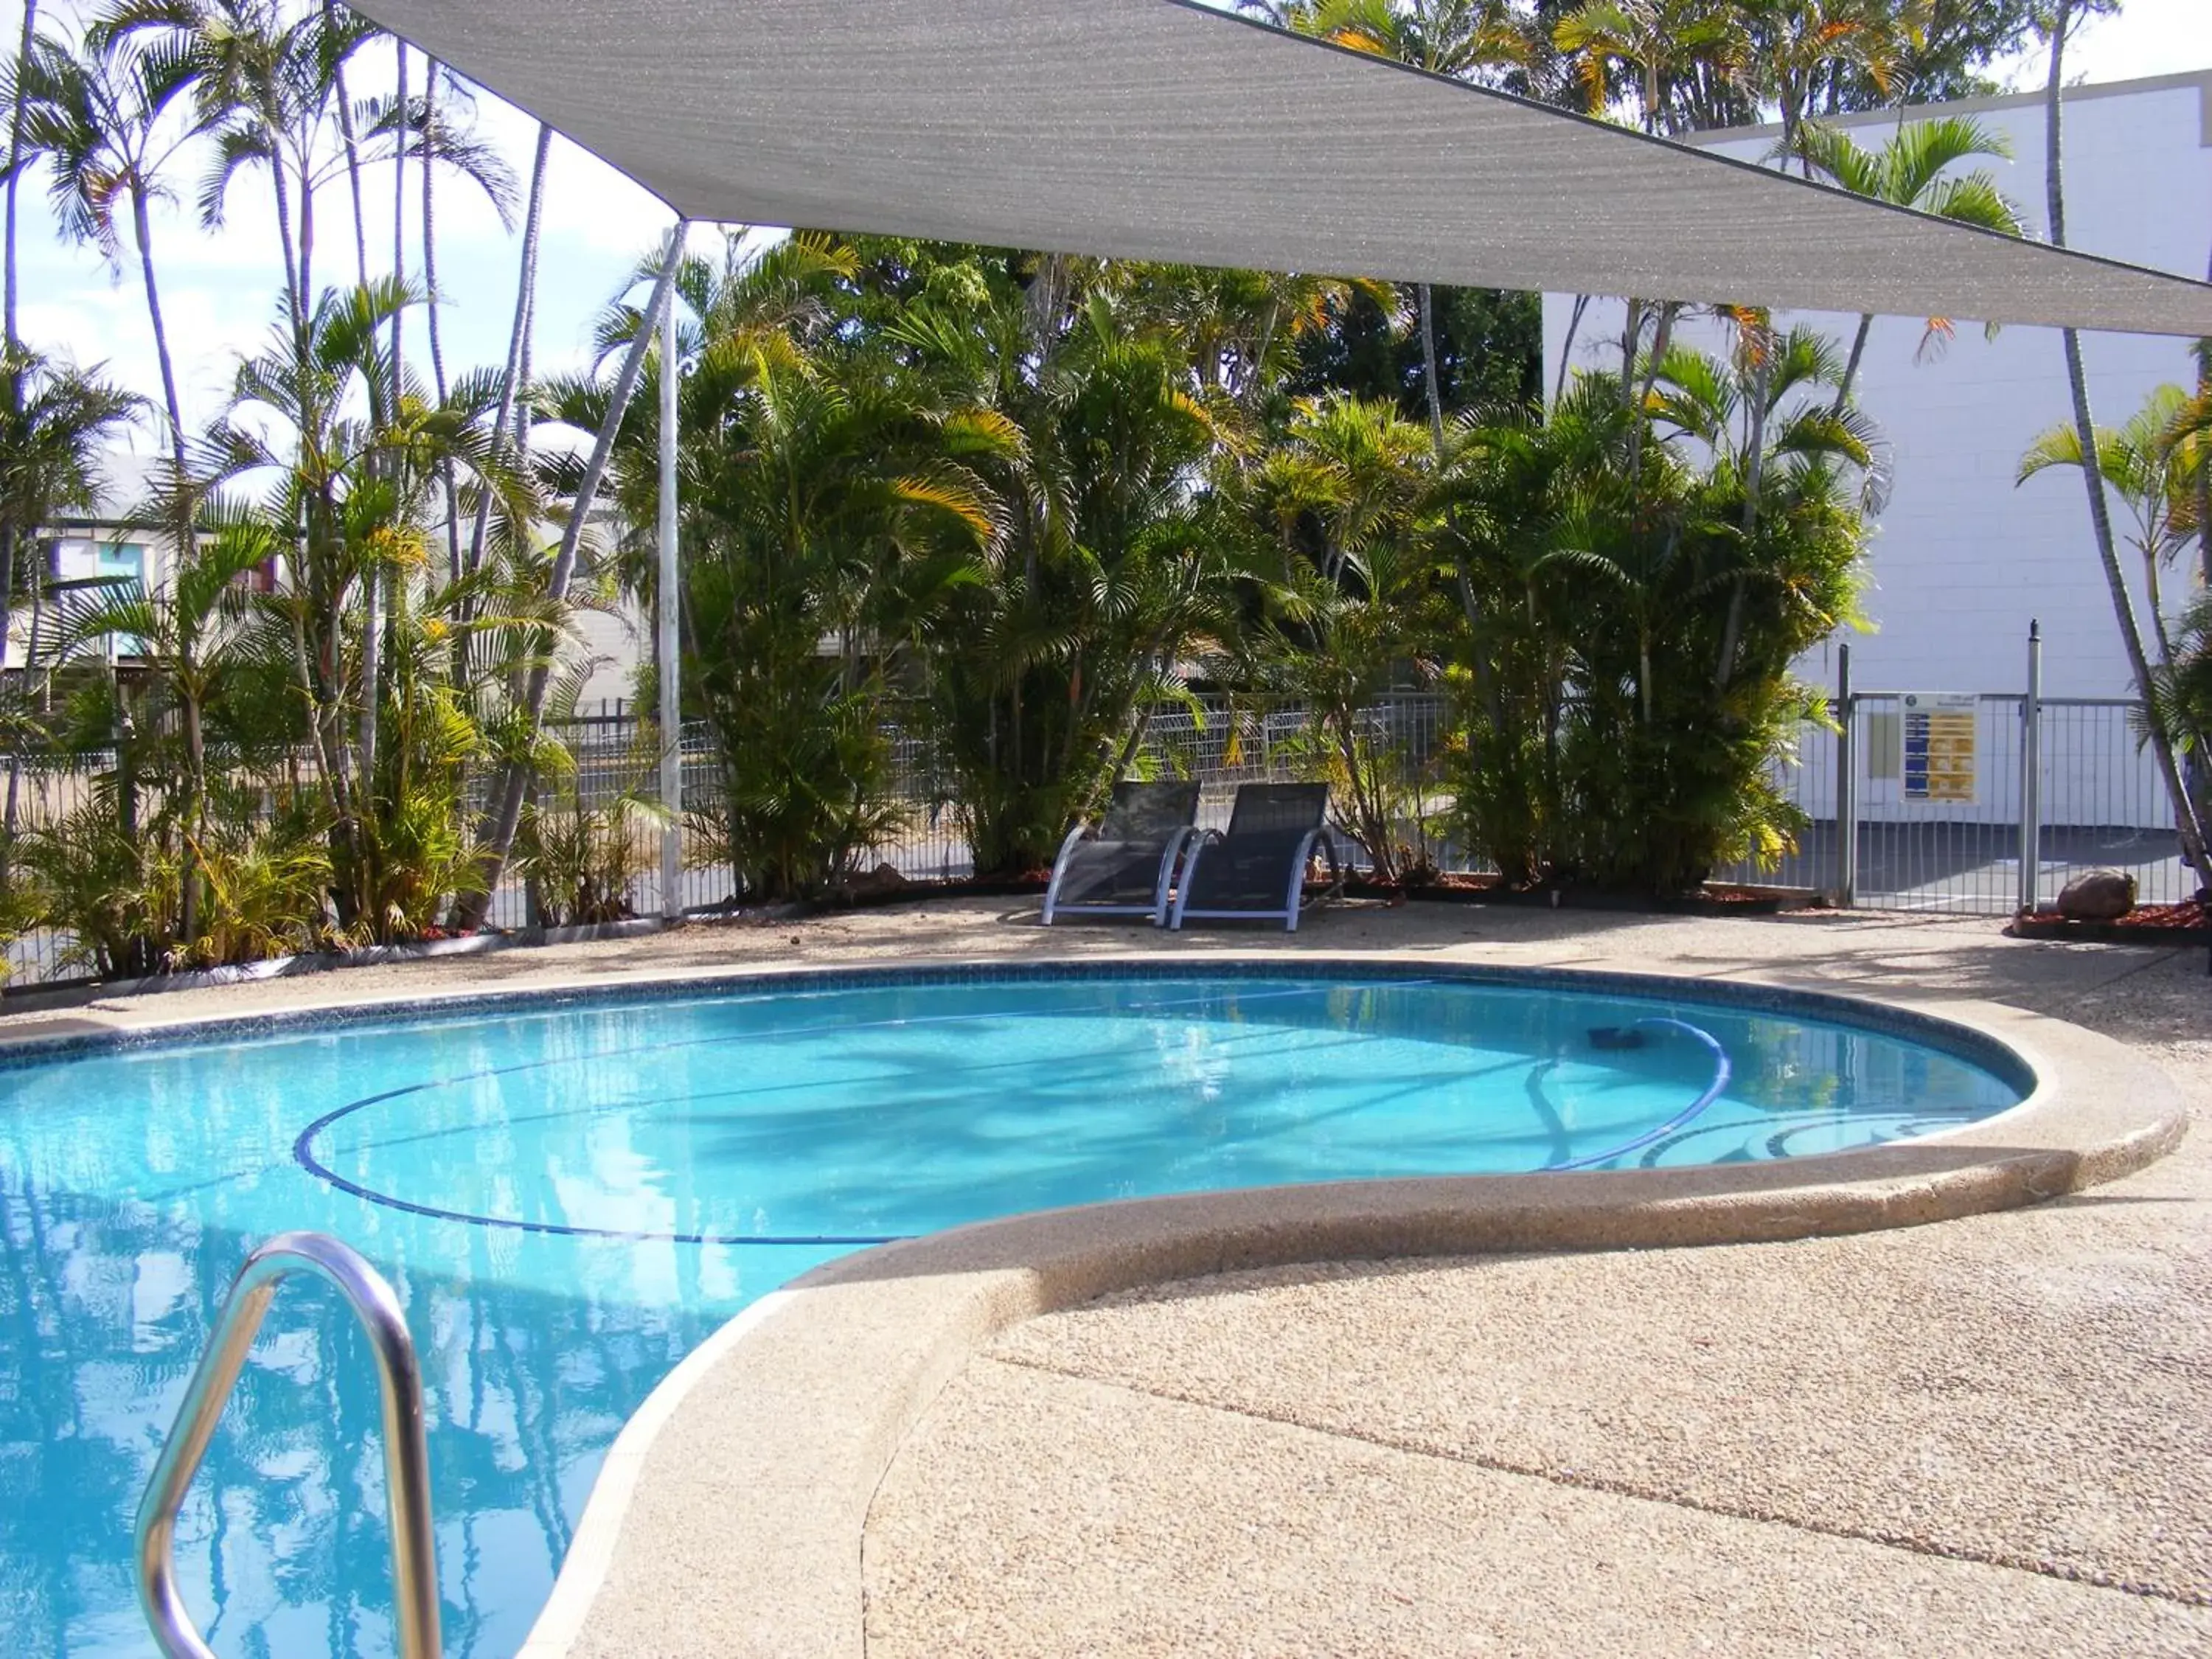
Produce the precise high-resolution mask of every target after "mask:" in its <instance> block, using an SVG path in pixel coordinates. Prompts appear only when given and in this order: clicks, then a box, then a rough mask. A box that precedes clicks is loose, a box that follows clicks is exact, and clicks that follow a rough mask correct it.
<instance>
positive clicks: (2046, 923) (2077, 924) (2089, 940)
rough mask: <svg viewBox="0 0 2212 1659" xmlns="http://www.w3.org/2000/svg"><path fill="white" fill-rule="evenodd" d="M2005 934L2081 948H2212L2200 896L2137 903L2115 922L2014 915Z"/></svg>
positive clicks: (2211, 914) (2208, 916) (2210, 922)
mask: <svg viewBox="0 0 2212 1659" xmlns="http://www.w3.org/2000/svg"><path fill="white" fill-rule="evenodd" d="M2005 931H2006V932H2007V933H2010V934H2011V935H2012V936H2013V937H2014V938H2015V939H2057V940H2060V941H2062V942H2071V943H2075V944H2081V945H2212V911H2208V910H2207V908H2206V906H2205V902H2204V900H2203V898H2202V897H2201V896H2200V897H2197V898H2193V899H2185V900H2183V901H2182V902H2180V903H2179V904H2138V905H2137V906H2136V908H2134V909H2132V910H2130V911H2129V912H2128V913H2127V915H2124V916H2122V917H2120V918H2119V919H2118V921H2069V920H2068V919H2067V918H2066V917H2064V916H2061V915H2044V914H2040V913H2039V914H2038V915H2032V916H2015V917H2014V918H2013V920H2012V922H2011V923H2010V925H2009V926H2008V927H2006V929H2005Z"/></svg>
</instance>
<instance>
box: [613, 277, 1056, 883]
mask: <svg viewBox="0 0 2212 1659" xmlns="http://www.w3.org/2000/svg"><path fill="white" fill-rule="evenodd" d="M809 240H810V241H811V240H813V239H809ZM809 266H811V267H813V268H814V269H815V270H816V271H817V278H816V280H817V281H819V282H822V283H824V284H825V285H826V283H828V282H830V281H834V280H835V279H836V272H837V270H839V268H841V267H842V270H844V271H846V272H849V270H850V269H851V252H850V250H849V249H846V248H844V247H842V246H841V245H835V244H817V246H801V247H800V248H799V249H797V250H795V251H794V250H793V248H792V245H791V244H788V243H787V244H785V245H784V246H781V247H779V248H776V249H773V250H770V251H769V253H768V254H766V255H764V256H763V257H762V258H759V259H747V258H744V256H743V255H742V254H741V253H740V252H739V251H738V249H737V247H736V246H734V244H733V245H732V247H731V249H730V251H729V254H728V256H727V258H726V262H725V264H724V265H723V266H722V268H721V269H720V270H719V271H712V276H711V281H710V282H709V283H708V285H707V286H706V287H704V288H703V289H702V288H701V287H700V286H698V285H697V284H696V281H695V282H693V283H687V284H686V286H688V287H690V288H691V290H692V291H691V294H690V296H689V297H690V301H691V302H692V305H693V306H694V307H696V309H695V311H694V315H695V317H696V318H699V319H703V320H702V321H701V322H698V323H695V325H694V326H693V327H692V328H691V329H690V330H688V331H687V332H688V333H690V335H691V337H692V341H693V343H695V344H696V350H695V351H693V352H690V353H687V354H686V356H687V361H689V362H690V363H691V365H692V372H691V373H690V374H689V375H688V376H687V377H686V378H685V380H684V383H683V385H682V386H681V387H680V389H679V392H678V397H679V398H680V401H681V405H682V408H683V411H684V420H683V422H682V431H683V434H684V439H683V442H684V447H683V452H682V454H681V458H680V461H679V465H680V467H681V471H682V475H683V477H684V494H683V511H684V554H685V562H684V574H683V580H684V595H683V606H682V614H683V616H684V623H685V628H684V647H683V649H684V685H685V688H686V693H687V701H688V702H690V704H691V706H692V707H694V708H696V710H697V712H698V713H699V714H700V715H701V716H702V717H703V719H704V720H705V721H706V724H707V726H708V729H709V731H710V732H711V733H712V734H713V736H714V740H715V743H716V745H717V747H718V748H719V750H720V757H721V763H722V764H721V772H722V793H721V799H720V803H719V806H720V811H719V813H718V814H715V815H714V816H715V817H718V818H719V822H717V823H714V825H713V827H712V838H713V839H714V840H716V841H718V842H721V843H722V844H724V845H725V846H726V849H727V854H728V856H729V859H730V861H731V862H732V865H733V866H735V869H736V871H737V872H738V878H739V880H740V882H741V883H742V884H743V887H744V890H745V891H747V892H748V893H750V894H755V895H759V896H766V897H770V898H779V899H780V898H787V897H792V896H812V895H818V894H820V893H822V892H823V891H824V890H828V889H829V888H830V887H832V886H834V885H835V884H837V883H838V882H839V881H841V880H842V878H845V877H846V876H847V875H848V874H850V873H851V872H852V869H853V866H854V860H857V859H859V858H860V856H861V855H862V854H865V853H866V852H867V851H869V850H871V849H872V848H874V847H875V846H877V845H878V844H879V843H880V842H881V841H882V840H883V839H884V837H885V836H887V835H888V834H889V833H890V830H891V829H893V828H894V827H895V826H896V823H897V822H898V821H899V820H900V819H901V818H902V817H903V816H904V809H903V807H902V805H900V804H899V803H898V802H897V801H896V798H895V796H894V793H893V791H892V787H891V785H892V781H893V779H892V775H891V771H890V767H891V762H892V753H891V749H890V744H889V743H888V741H887V740H886V738H884V726H885V724H886V720H887V718H888V717H889V715H890V711H891V702H892V688H893V686H894V685H895V684H896V683H897V682H898V681H899V680H900V678H902V665H903V662H904V659H907V658H908V656H909V655H910V653H912V651H913V649H914V646H915V641H916V640H917V639H918V638H920V637H921V636H923V635H926V634H927V630H928V629H929V628H930V626H931V624H932V623H933V619H934V617H935V615H936V613H937V611H938V610H939V607H940V606H941V605H942V604H943V602H944V600H945V596H946V595H947V594H948V592H951V591H952V590H953V589H954V588H956V587H957V586H959V585H961V584H963V583H966V582H970V581H973V580H975V574H976V562H977V550H978V548H979V546H980V545H981V544H983V543H985V542H986V541H987V540H988V538H990V537H991V536H992V535H993V534H994V532H995V531H996V529H997V516H996V502H995V501H994V500H993V498H992V496H991V493H990V491H989V489H987V486H986V485H985V483H983V481H982V479H981V477H980V476H979V474H978V471H977V470H976V464H977V462H978V461H979V460H980V459H982V458H983V457H984V456H986V455H1000V456H1003V455H1004V454H1005V453H1006V452H1007V450H1008V448H1009V447H1010V445H1011V442H1012V434H1011V433H1010V432H1009V431H1008V429H1007V428H1006V427H1005V425H1004V424H1003V423H1000V422H996V421H994V420H993V419H992V418H991V417H990V416H989V414H988V412H987V411H983V410H972V409H962V408H943V407H939V405H938V404H937V403H936V402H935V400H933V398H931V397H930V396H929V395H928V394H927V388H926V385H925V383H924V382H923V381H921V380H919V379H918V378H917V377H915V376H911V375H903V374H898V373H896V371H895V370H894V369H893V368H891V366H890V364H888V363H886V362H884V361H882V360H881V359H880V358H875V357H872V356H871V357H868V358H866V359H862V360H858V361H856V360H853V359H848V358H847V357H846V356H844V355H842V354H840V353H838V352H836V351H834V350H829V349H817V350H815V351H812V352H808V351H805V350H804V349H799V342H798V341H797V340H796V339H795V338H794V337H793V334H792V333H791V332H788V331H787V330H789V329H791V328H793V327H794V326H796V327H799V328H804V327H805V321H804V319H803V313H802V315H801V318H800V319H798V320H796V321H795V322H794V321H793V320H787V321H786V322H784V323H782V324H781V325H778V324H773V323H768V322H764V321H763V320H762V315H763V313H775V312H777V311H782V310H784V307H783V305H782V304H781V300H782V297H783V296H782V295H780V294H779V291H778V290H779V289H781V286H782V284H781V281H780V280H779V278H780V276H782V275H789V274H792V273H793V271H794V268H797V269H801V270H803V269H805V268H806V267H809ZM710 270H712V268H711V267H708V266H706V264H705V262H703V261H701V262H695V263H694V264H693V265H692V266H691V268H690V270H689V271H688V272H687V275H688V276H691V277H693V278H695V279H696V277H697V276H701V275H702V274H707V273H708V272H709V271H710ZM789 315H790V313H786V316H787V318H789ZM670 367H671V366H670V365H667V364H665V363H661V362H659V361H657V360H656V361H655V362H653V364H652V365H651V367H650V371H649V373H650V376H651V377H653V378H657V377H658V376H659V374H665V373H668V372H669V370H670ZM591 401H592V400H591V399H588V398H580V399H579V400H578V409H577V413H578V414H580V415H582V416H585V418H586V419H588V412H589V410H590V407H591ZM641 406H642V407H650V406H651V400H650V399H646V400H642V401H641ZM655 459H656V457H655V442H654V433H653V426H652V422H649V421H644V420H637V421H632V422H629V424H628V426H627V427H626V428H625V429H624V433H623V441H622V443H621V446H620V447H619V448H618V450H617V475H618V479H619V493H620V495H622V497H623V499H624V500H625V501H628V502H629V503H631V504H632V505H631V512H632V515H633V516H634V517H635V518H638V519H641V520H642V519H644V518H646V517H647V516H649V513H648V509H649V507H650V506H651V504H652V501H653V496H654V495H655V493H656V487H657V476H656V475H657V471H658V469H657V466H656V465H655ZM640 574H641V575H642V573H640ZM638 585H640V586H643V585H645V584H644V582H643V581H640V582H639V583H638ZM829 642H834V647H835V648H834V649H833V648H829Z"/></svg>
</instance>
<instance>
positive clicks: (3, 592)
mask: <svg viewBox="0 0 2212 1659" xmlns="http://www.w3.org/2000/svg"><path fill="white" fill-rule="evenodd" d="M38 19H39V0H23V41H22V46H21V51H20V52H18V53H17V55H16V58H15V61H16V63H18V64H25V63H28V62H29V61H30V57H31V47H32V45H33V42H34V41H35V40H36V39H37V34H38ZM23 112H24V106H23V103H22V100H20V99H19V100H16V104H15V110H14V112H13V114H12V116H11V117H10V119H9V131H8V207H7V215H8V226H7V242H8V246H7V256H6V265H7V276H6V294H5V296H4V300H0V310H4V313H5V319H4V320H5V325H6V328H7V334H6V341H7V356H8V367H7V373H6V375H5V380H6V386H5V388H4V392H0V395H4V396H5V397H6V398H7V399H8V407H9V409H10V410H15V409H19V408H21V404H22V400H23V377H22V374H21V369H20V368H19V366H18V365H17V363H16V362H15V353H16V351H17V349H18V347H19V344H20V337H19V336H18V335H17V334H16V332H15V295H16V286H15V187H16V185H18V184H19V183H20V182H21V172H22V167H23ZM32 533H33V535H35V534H36V533H37V529H36V526H33V527H32ZM14 621H15V521H14V520H13V519H12V518H11V519H9V520H7V521H6V522H4V523H0V667H4V666H5V665H6V664H7V660H8V641H9V638H10V635H9V629H10V627H11V626H12V625H13V623H14ZM24 684H25V685H26V686H28V685H29V684H30V671H29V669H28V667H26V668H25V670H24ZM8 794H9V811H8V817H7V828H8V832H9V834H10V835H11V836H12V835H13V834H14V833H15V745H13V744H10V745H9V775H8ZM4 850H5V849H4V848H0V854H4Z"/></svg>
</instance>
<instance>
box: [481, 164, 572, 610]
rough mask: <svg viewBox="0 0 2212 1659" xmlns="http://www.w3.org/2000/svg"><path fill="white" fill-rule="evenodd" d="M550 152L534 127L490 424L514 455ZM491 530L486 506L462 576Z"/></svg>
mask: <svg viewBox="0 0 2212 1659" xmlns="http://www.w3.org/2000/svg"><path fill="white" fill-rule="evenodd" d="M552 152H553V129H552V128H550V127H549V126H547V125H545V124H544V122H543V121H540V122H539V123H538V148H537V150H536V153H535V154H534V155H533V156H532V161H531V164H530V200H529V205H528V207H527V208H526V209H525V210H524V212H523V216H522V252H521V254H520V260H519V268H518V271H517V275H516V278H515V288H514V323H513V327H512V328H511V329H510V330H509V331H508V335H507V366H506V368H505V369H504V370H503V371H502V372H501V375H500V383H499V414H498V416H497V418H496V419H495V422H493V428H492V431H493V435H494V436H495V438H496V439H497V440H498V441H499V442H500V443H501V444H502V445H507V446H508V449H509V450H510V451H511V453H514V454H526V453H529V440H528V428H527V422H528V420H529V416H528V414H527V412H526V410H525V408H524V406H523V404H522V399H521V392H522V389H523V387H524V386H526V384H527V383H528V381H529V379H530V337H531V326H532V317H533V315H534V313H535V312H536V309H537V303H538V248H539V246H540V243H541V238H542V234H543V230H544V219H545V172H546V167H547V165H548V164H549V162H550V160H551V157H552ZM510 423H512V424H513V428H514V437H513V441H512V443H511V445H510V444H508V440H507V428H508V426H509V424H510ZM490 525H491V517H490V513H489V503H488V502H487V503H485V504H484V505H483V506H480V507H478V508H477V515H476V526H475V528H474V529H473V530H472V531H471V532H470V538H469V554H468V561H467V563H466V565H465V567H464V573H465V574H471V575H472V574H475V573H476V571H477V569H478V568H480V567H481V566H482V565H483V557H484V538H485V535H486V533H487V532H489V528H490Z"/></svg>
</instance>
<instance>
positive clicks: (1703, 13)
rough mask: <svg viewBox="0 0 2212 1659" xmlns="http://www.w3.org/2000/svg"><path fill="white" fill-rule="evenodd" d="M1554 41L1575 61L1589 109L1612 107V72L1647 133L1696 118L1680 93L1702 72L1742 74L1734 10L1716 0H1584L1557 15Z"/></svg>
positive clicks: (1725, 76)
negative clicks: (1627, 92)
mask: <svg viewBox="0 0 2212 1659" xmlns="http://www.w3.org/2000/svg"><path fill="white" fill-rule="evenodd" d="M1552 40H1553V45H1554V46H1557V47H1558V48H1559V51H1560V52H1565V53H1566V54H1567V55H1568V56H1569V57H1571V58H1575V59H1576V60H1577V64H1576V70H1577V77H1578V78H1579V80H1580V81H1581V82H1582V87H1583V99H1584V101H1585V102H1586V104H1587V105H1588V106H1589V110H1590V112H1591V113H1592V114H1602V113H1604V112H1605V111H1606V110H1607V108H1608V107H1610V106H1611V105H1612V103H1613V98H1614V95H1615V90H1616V82H1615V74H1616V71H1618V72H1619V73H1620V74H1621V75H1623V76H1626V80H1627V84H1628V86H1629V88H1631V90H1632V93H1633V94H1634V97H1635V100H1636V106H1637V124H1638V126H1640V127H1641V128H1642V129H1643V131H1645V132H1650V133H1661V132H1674V131H1681V130H1682V129H1683V128H1684V127H1685V126H1686V125H1694V124H1695V123H1694V120H1693V118H1692V112H1690V111H1689V110H1687V109H1686V108H1685V107H1684V95H1685V94H1686V92H1687V91H1688V90H1689V89H1690V88H1692V85H1693V83H1694V82H1696V80H1697V78H1698V76H1699V75H1700V74H1701V73H1704V72H1710V73H1711V74H1712V75H1714V76H1717V78H1718V79H1720V80H1722V81H1724V82H1733V81H1735V80H1736V79H1738V78H1740V77H1741V74H1742V72H1743V69H1744V65H1745V62H1746V58H1747V40H1746V38H1745V33H1744V22H1743V18H1742V15H1741V11H1740V9H1737V8H1735V7H1731V6H1728V5H1724V4H1721V3H1717V0H1585V3H1583V4H1582V5H1580V6H1577V8H1576V9H1574V10H1572V11H1571V12H1569V13H1568V14H1567V15H1565V16H1564V17H1562V18H1560V19H1559V22H1558V24H1557V25H1556V26H1554V27H1553V32H1552Z"/></svg>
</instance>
